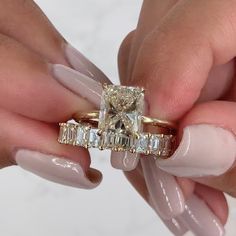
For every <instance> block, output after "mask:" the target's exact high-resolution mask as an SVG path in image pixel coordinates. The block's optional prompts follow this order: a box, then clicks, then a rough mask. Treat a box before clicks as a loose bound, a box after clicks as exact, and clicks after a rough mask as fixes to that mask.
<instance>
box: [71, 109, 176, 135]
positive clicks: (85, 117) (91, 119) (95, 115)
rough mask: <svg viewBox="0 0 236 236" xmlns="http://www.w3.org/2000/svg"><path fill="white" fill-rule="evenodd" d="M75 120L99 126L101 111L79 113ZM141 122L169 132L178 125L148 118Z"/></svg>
mask: <svg viewBox="0 0 236 236" xmlns="http://www.w3.org/2000/svg"><path fill="white" fill-rule="evenodd" d="M73 119H74V120H75V121H77V122H85V123H91V124H97V123H98V122H99V111H92V112H80V113H79V112H77V113H75V114H74V115H73ZM141 121H142V123H143V124H144V125H145V124H147V125H153V126H158V127H161V128H166V129H168V130H175V129H177V124H176V123H174V122H171V121H165V120H161V119H157V118H151V117H147V116H141Z"/></svg>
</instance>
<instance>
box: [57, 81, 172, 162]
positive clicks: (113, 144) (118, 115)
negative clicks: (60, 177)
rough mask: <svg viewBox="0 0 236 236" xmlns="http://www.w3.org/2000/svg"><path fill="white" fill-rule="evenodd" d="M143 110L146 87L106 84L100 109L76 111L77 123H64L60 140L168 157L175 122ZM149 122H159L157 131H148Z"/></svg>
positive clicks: (155, 123)
mask: <svg viewBox="0 0 236 236" xmlns="http://www.w3.org/2000/svg"><path fill="white" fill-rule="evenodd" d="M143 111H144V90H143V89H141V88H137V87H126V86H118V85H105V86H104V90H103V93H102V100H101V107H100V111H99V112H98V111H97V112H96V111H95V112H90V113H84V114H76V115H75V116H74V117H73V118H74V119H75V121H77V122H78V123H68V122H67V123H61V124H60V134H59V139H58V141H59V142H60V143H64V144H71V145H77V146H81V147H85V148H90V147H94V148H99V149H101V150H103V149H111V150H113V151H130V152H132V153H140V154H146V155H148V154H152V155H154V156H157V157H162V158H167V157H169V156H170V155H171V154H172V153H173V150H174V147H175V143H176V136H175V128H176V126H175V124H174V123H171V122H167V121H162V120H159V119H153V118H149V117H145V116H143ZM148 126H153V127H154V126H156V127H157V131H156V132H155V133H150V132H147V129H148ZM152 130H153V129H152Z"/></svg>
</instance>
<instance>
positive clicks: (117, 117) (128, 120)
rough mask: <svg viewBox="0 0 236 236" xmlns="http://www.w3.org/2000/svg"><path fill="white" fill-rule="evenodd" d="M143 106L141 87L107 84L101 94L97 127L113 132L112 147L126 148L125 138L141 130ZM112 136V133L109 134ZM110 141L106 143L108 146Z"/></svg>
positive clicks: (127, 143) (103, 130)
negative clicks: (114, 138) (115, 138)
mask: <svg viewBox="0 0 236 236" xmlns="http://www.w3.org/2000/svg"><path fill="white" fill-rule="evenodd" d="M143 106H144V91H143V89H141V88H134V87H125V86H117V85H108V86H106V87H105V88H104V90H103V94H102V101H101V108H100V115H99V124H98V128H99V130H100V131H102V132H107V133H109V134H110V133H114V135H115V136H117V140H115V141H114V140H113V139H112V145H113V147H114V148H121V147H124V148H125V149H126V148H128V145H130V143H129V142H128V141H127V140H128V139H129V138H128V139H126V136H127V137H131V136H132V135H133V134H135V133H138V132H140V131H141V130H140V129H141V115H142V113H143ZM110 136H111V138H112V135H110ZM109 145H111V142H109V143H108V146H109Z"/></svg>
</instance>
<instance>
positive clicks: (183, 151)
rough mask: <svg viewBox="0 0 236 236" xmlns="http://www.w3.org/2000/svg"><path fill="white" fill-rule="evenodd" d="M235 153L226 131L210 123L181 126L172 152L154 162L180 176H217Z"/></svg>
mask: <svg viewBox="0 0 236 236" xmlns="http://www.w3.org/2000/svg"><path fill="white" fill-rule="evenodd" d="M235 157H236V140H235V136H234V135H233V133H231V132H230V131H228V130H226V129H223V128H220V127H216V126H213V125H206V124H201V125H192V126H188V127H186V128H184V132H183V137H182V140H181V142H180V145H179V147H178V148H177V150H176V151H175V153H174V154H173V155H172V156H171V157H170V158H169V159H166V160H160V159H159V160H157V162H156V164H157V165H158V166H159V167H160V168H161V169H162V170H165V171H167V172H169V173H171V174H173V175H176V176H181V177H202V176H218V175H221V174H223V173H225V172H226V171H227V170H228V169H229V168H231V167H232V165H233V163H234V161H235Z"/></svg>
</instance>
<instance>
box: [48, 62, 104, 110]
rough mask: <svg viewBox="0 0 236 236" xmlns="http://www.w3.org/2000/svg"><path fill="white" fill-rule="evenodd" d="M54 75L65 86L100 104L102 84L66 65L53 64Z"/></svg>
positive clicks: (93, 102)
mask: <svg viewBox="0 0 236 236" xmlns="http://www.w3.org/2000/svg"><path fill="white" fill-rule="evenodd" d="M52 74H53V77H54V78H55V79H56V80H57V81H58V82H59V83H61V84H62V85H63V86H64V87H66V88H67V89H69V90H71V91H72V92H74V93H76V94H77V95H79V96H81V97H83V98H85V99H86V100H87V101H89V102H91V103H92V104H94V105H95V106H98V107H99V106H100V101H101V94H102V84H101V83H99V82H97V81H95V80H93V79H91V78H89V77H88V76H86V75H84V74H82V73H80V72H78V71H76V70H73V69H71V68H69V67H66V66H64V65H58V64H56V65H52Z"/></svg>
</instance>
